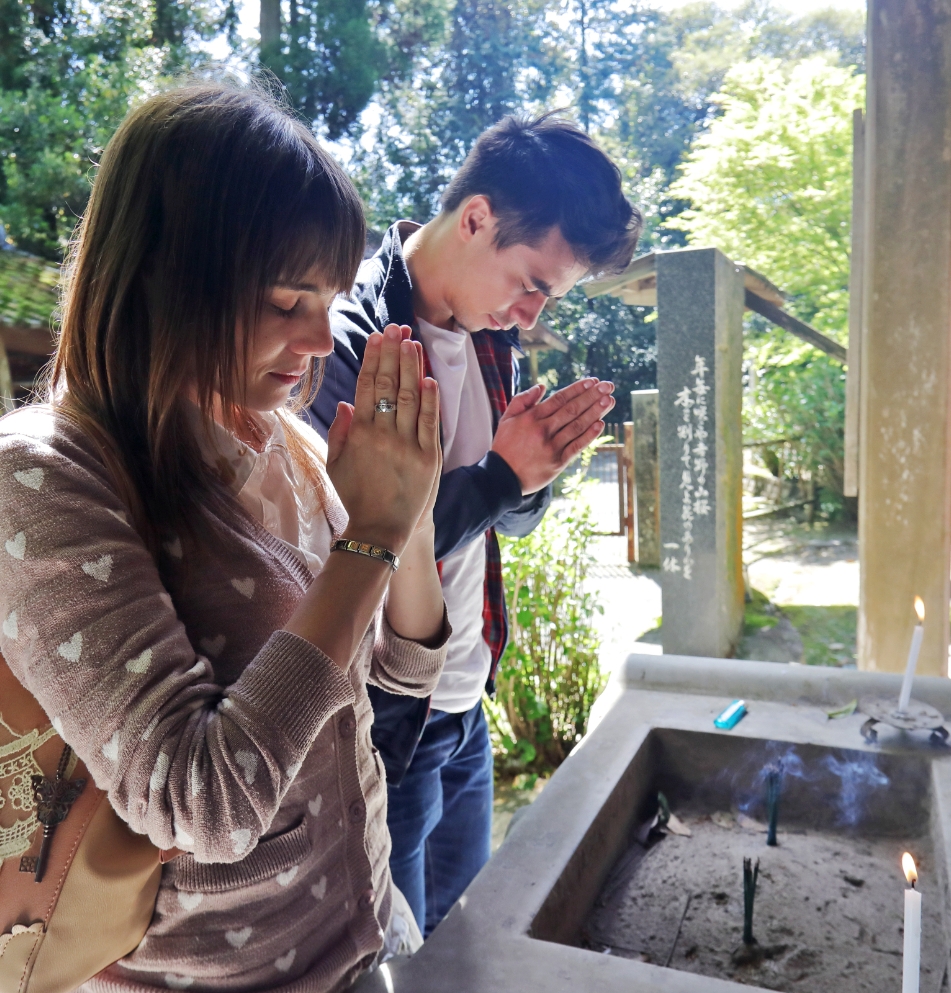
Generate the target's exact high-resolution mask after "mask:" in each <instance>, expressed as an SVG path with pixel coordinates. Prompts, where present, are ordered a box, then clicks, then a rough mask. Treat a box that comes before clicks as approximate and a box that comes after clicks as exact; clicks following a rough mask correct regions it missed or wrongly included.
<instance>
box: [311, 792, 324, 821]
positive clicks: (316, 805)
mask: <svg viewBox="0 0 951 993" xmlns="http://www.w3.org/2000/svg"><path fill="white" fill-rule="evenodd" d="M323 802H324V798H323V796H322V795H321V794H320V793H318V794H317V796H315V797H314V799H313V800H308V801H307V809H308V810H309V811H310V813H311V816H312V817H316V816H317V815H318V814H319V813H320V808H321V806H322V805H323Z"/></svg>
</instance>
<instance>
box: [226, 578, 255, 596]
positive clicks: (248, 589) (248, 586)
mask: <svg viewBox="0 0 951 993" xmlns="http://www.w3.org/2000/svg"><path fill="white" fill-rule="evenodd" d="M231 585H232V586H233V587H234V588H235V589H236V590H237V591H238V592H239V593H240V594H241V596H243V597H246V598H247V599H248V600H250V599H251V598H252V597H253V596H254V580H253V579H251V578H250V577H248V578H247V579H232V580H231Z"/></svg>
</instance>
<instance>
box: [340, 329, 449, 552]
mask: <svg viewBox="0 0 951 993" xmlns="http://www.w3.org/2000/svg"><path fill="white" fill-rule="evenodd" d="M409 335H410V329H409V328H408V327H405V326H404V327H402V328H401V327H399V326H398V325H396V324H390V325H388V326H387V327H386V329H385V331H384V332H383V334H379V333H374V334H372V335H370V337H369V339H368V340H367V344H366V351H365V352H364V356H363V367H362V369H361V370H360V376H359V378H358V379H357V389H356V397H355V403H354V405H353V406H352V407H351V406H350V404H347V403H340V404H339V405H338V407H337V416H336V418H335V420H334V422H333V424H332V425H331V427H330V431H329V433H328V435H327V447H328V452H327V471H328V473H329V475H330V479H331V482H332V483H333V484H334V487H335V488H336V490H337V493H338V495H339V496H340V499H341V501H342V502H343V505H344V507H345V508H346V510H347V513H348V515H349V517H350V524H349V526H348V528H347V530H346V532H345V533H344V535H343V536H342V537H346V538H354V539H356V540H358V541H368V542H371V543H372V544H376V545H382V546H383V547H385V548H389V549H390V550H391V551H393V552H396V553H397V554H401V553H402V551H403V549H404V547H405V546H406V543H407V542H408V541H409V540H410V537H411V536H412V535H413V533H414V532H415V531H417V530H425V528H426V527H427V526H428V525H431V522H432V509H433V504H434V503H435V500H436V493H437V491H438V488H439V476H440V473H441V470H442V450H441V447H440V444H439V387H438V386H437V385H436V381H435V380H434V379H430V378H428V377H425V376H424V375H423V346H422V345H421V344H420V343H419V342H416V341H412V340H411V339H410V337H409ZM381 401H390V403H392V404H395V408H396V409H395V410H393V411H389V412H381V411H380V410H379V409H378V406H377V405H378V404H379V403H380V402H381Z"/></svg>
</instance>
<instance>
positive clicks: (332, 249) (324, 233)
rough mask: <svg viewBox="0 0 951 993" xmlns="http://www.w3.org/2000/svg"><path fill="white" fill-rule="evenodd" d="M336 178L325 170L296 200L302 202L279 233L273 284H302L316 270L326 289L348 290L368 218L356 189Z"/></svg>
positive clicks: (359, 256)
mask: <svg viewBox="0 0 951 993" xmlns="http://www.w3.org/2000/svg"><path fill="white" fill-rule="evenodd" d="M334 178H335V177H332V176H327V175H326V174H324V176H323V177H322V179H323V181H322V182H321V181H320V180H317V181H315V182H312V183H311V184H310V189H308V190H306V191H304V194H303V195H302V196H301V197H299V198H295V199H297V201H298V202H297V203H295V204H294V205H293V209H292V210H290V211H289V212H288V216H287V218H286V224H285V225H282V226H281V227H282V229H281V230H280V231H278V232H276V241H277V244H276V245H275V246H274V247H275V252H274V256H273V257H274V258H275V259H277V260H279V262H278V264H277V266H276V271H275V272H274V276H275V279H274V282H279V283H285V284H293V283H300V282H303V281H304V280H305V277H306V276H307V274H308V273H311V272H312V271H313V270H314V269H316V270H317V272H318V273H320V277H321V280H322V281H323V284H324V285H322V287H321V288H322V289H323V288H324V286H326V288H327V289H335V290H338V291H340V292H342V293H349V292H350V289H351V287H352V286H353V282H354V280H355V279H356V278H357V269H358V268H359V266H360V263H361V261H362V260H363V251H364V246H365V244H366V222H365V221H364V217H363V207H362V205H361V203H360V200H359V198H358V197H357V196H356V193H355V191H354V190H353V188H352V187H350V189H347V188H346V187H343V186H342V184H338V183H335V182H333V179H334ZM327 180H330V181H329V182H328V181H327ZM347 185H349V184H347Z"/></svg>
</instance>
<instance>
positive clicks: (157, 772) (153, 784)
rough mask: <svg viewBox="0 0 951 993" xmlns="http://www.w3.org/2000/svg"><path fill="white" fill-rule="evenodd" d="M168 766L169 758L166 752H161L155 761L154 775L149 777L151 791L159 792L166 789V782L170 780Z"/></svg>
mask: <svg viewBox="0 0 951 993" xmlns="http://www.w3.org/2000/svg"><path fill="white" fill-rule="evenodd" d="M168 766H169V761H168V756H167V755H166V754H165V752H159V753H158V757H157V758H156V760H155V768H154V769H153V770H152V775H151V776H149V789H150V790H153V791H157V790H160V789H163V788H164V786H165V780H166V779H168Z"/></svg>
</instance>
